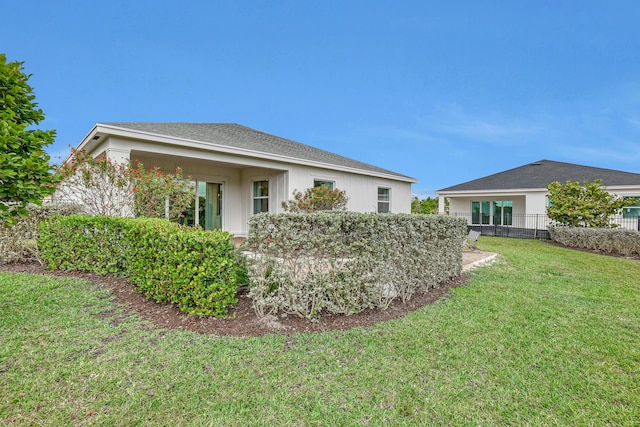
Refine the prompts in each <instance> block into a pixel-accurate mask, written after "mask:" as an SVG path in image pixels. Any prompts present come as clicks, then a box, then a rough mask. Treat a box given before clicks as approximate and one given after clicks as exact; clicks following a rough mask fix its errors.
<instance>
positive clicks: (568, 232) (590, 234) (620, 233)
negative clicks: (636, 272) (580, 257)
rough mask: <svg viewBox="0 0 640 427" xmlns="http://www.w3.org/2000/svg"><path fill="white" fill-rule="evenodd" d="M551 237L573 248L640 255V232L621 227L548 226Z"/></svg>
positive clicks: (624, 254)
mask: <svg viewBox="0 0 640 427" xmlns="http://www.w3.org/2000/svg"><path fill="white" fill-rule="evenodd" d="M548 229H549V234H550V235H551V239H552V240H554V241H556V242H558V243H561V244H563V245H565V246H569V247H572V248H582V249H590V250H597V251H602V252H605V253H609V254H618V255H623V256H640V232H638V231H634V230H625V229H621V228H592V227H586V228H583V227H565V226H558V225H552V226H549V227H548Z"/></svg>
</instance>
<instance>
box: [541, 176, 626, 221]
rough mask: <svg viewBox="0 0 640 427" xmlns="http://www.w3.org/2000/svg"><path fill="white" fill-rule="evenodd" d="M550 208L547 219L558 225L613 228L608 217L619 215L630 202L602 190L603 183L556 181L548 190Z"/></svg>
mask: <svg viewBox="0 0 640 427" xmlns="http://www.w3.org/2000/svg"><path fill="white" fill-rule="evenodd" d="M547 189H548V190H549V196H548V198H549V206H548V207H547V216H549V218H550V219H552V220H553V221H555V222H556V223H558V224H561V225H569V226H573V227H616V226H617V225H616V224H611V217H612V216H613V215H616V214H619V213H620V211H621V209H622V208H623V206H625V205H626V204H628V203H629V201H628V200H627V201H625V200H624V199H623V198H622V197H618V196H616V195H613V194H610V193H608V192H607V191H606V190H605V189H604V188H603V187H602V180H600V179H597V180H595V181H593V182H589V181H584V183H583V184H582V185H580V183H579V182H578V181H571V180H568V181H567V182H566V184H561V183H559V182H557V181H555V182H552V183H551V184H549V186H548V187H547Z"/></svg>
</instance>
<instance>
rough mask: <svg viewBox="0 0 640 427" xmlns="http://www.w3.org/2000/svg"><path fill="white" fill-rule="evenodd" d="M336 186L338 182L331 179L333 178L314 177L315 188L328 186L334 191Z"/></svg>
mask: <svg viewBox="0 0 640 427" xmlns="http://www.w3.org/2000/svg"><path fill="white" fill-rule="evenodd" d="M335 186H336V182H335V181H331V180H328V179H320V178H314V179H313V188H316V187H326V188H328V189H329V190H331V191H333V189H334V188H335Z"/></svg>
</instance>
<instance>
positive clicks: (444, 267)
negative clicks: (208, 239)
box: [245, 212, 466, 318]
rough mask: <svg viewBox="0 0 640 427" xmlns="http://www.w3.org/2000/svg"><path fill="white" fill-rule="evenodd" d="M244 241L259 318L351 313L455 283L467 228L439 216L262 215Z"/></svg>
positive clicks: (458, 220)
mask: <svg viewBox="0 0 640 427" xmlns="http://www.w3.org/2000/svg"><path fill="white" fill-rule="evenodd" d="M249 230H250V231H249V237H248V239H247V241H246V242H245V248H246V249H247V251H248V252H247V253H246V254H247V258H248V259H249V261H250V262H249V264H250V267H249V286H250V290H249V296H250V297H251V298H252V299H253V305H254V309H255V311H256V314H257V315H258V316H260V317H261V316H265V315H267V314H275V313H280V314H294V315H298V316H301V317H307V318H313V317H316V316H319V315H320V314H321V313H322V312H328V313H341V314H352V313H357V312H359V311H361V310H363V309H365V308H380V309H384V308H386V307H388V306H389V304H390V303H391V302H392V301H393V300H394V299H397V298H400V299H401V300H402V301H407V300H409V299H410V298H411V297H412V296H413V295H415V294H419V293H424V292H428V290H429V289H430V288H432V287H437V286H438V285H439V284H441V283H443V282H445V281H447V280H449V279H450V278H451V277H454V276H457V275H459V274H460V273H461V270H462V247H461V242H462V239H463V237H464V236H465V234H466V222H465V220H464V219H461V218H450V217H445V216H438V215H408V214H406V215H405V214H384V215H379V214H363V213H355V212H320V213H310V214H260V215H254V216H252V217H251V219H250V229H249Z"/></svg>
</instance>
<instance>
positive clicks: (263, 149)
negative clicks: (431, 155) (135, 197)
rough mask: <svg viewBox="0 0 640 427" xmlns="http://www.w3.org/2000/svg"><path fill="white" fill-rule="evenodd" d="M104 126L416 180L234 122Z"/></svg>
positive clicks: (134, 123)
mask: <svg viewBox="0 0 640 427" xmlns="http://www.w3.org/2000/svg"><path fill="white" fill-rule="evenodd" d="M103 124H104V125H107V126H112V127H118V128H123V129H128V130H135V131H141V132H145V133H149V134H156V135H163V136H169V137H174V138H181V139H185V140H191V141H198V142H204V143H211V144H217V145H223V146H227V147H232V148H238V149H243V150H251V151H254V152H256V153H264V154H274V155H277V156H284V157H288V158H291V159H297V160H302V161H305V160H306V161H313V162H320V163H324V164H326V165H329V166H339V167H346V168H352V169H359V170H362V171H366V172H374V173H378V174H385V175H391V176H394V177H397V178H400V179H402V180H405V181H406V180H411V181H415V180H414V179H413V178H410V177H408V176H406V175H402V174H399V173H397V172H393V171H390V170H387V169H383V168H380V167H377V166H374V165H370V164H368V163H363V162H360V161H357V160H353V159H350V158H348V157H343V156H340V155H338V154H334V153H330V152H328V151H325V150H320V149H318V148H315V147H311V146H309V145H305V144H301V143H299V142H296V141H292V140H290V139H285V138H280V137H279V136H275V135H270V134H268V133H265V132H261V131H258V130H255V129H251V128H248V127H246V126H242V125H238V124H235V123H164V122H163V123H150V122H147V123H144V122H133V123H122V122H110V123H103Z"/></svg>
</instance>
